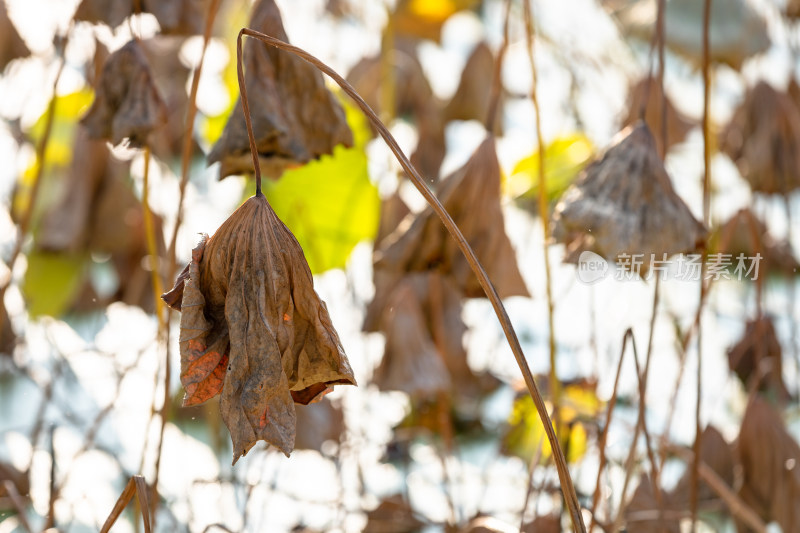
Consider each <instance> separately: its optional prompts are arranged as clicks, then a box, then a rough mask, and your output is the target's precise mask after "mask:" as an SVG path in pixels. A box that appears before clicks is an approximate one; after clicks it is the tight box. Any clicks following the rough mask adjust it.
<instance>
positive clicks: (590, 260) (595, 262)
mask: <svg viewBox="0 0 800 533" xmlns="http://www.w3.org/2000/svg"><path fill="white" fill-rule="evenodd" d="M608 270H609V267H608V261H606V260H605V259H603V258H602V257H601V256H599V255H597V254H596V253H594V252H590V251H589V250H586V251H584V252H581V255H580V257H579V258H578V272H577V274H578V280H579V281H581V282H582V283H586V284H589V285H591V284H592V283H597V282H598V281H600V280H602V279H603V278H605V277H606V275H608Z"/></svg>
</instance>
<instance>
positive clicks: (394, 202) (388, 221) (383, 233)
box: [375, 192, 411, 247]
mask: <svg viewBox="0 0 800 533" xmlns="http://www.w3.org/2000/svg"><path fill="white" fill-rule="evenodd" d="M410 212H411V210H410V209H409V208H408V206H407V205H406V203H405V202H404V201H403V199H402V198H401V197H400V194H398V193H397V192H395V193H394V194H392V195H391V196H389V197H388V198H386V199H384V200H383V201H382V202H381V218H380V222H379V223H378V234H377V235H376V236H375V246H376V247H378V246H380V243H381V242H383V239H385V238H386V237H388V236H389V235H391V234H392V232H394V230H396V229H397V226H398V225H400V222H401V221H402V220H403V219H404V218H406V216H407V215H408V214H409V213H410ZM409 221H410V220H409Z"/></svg>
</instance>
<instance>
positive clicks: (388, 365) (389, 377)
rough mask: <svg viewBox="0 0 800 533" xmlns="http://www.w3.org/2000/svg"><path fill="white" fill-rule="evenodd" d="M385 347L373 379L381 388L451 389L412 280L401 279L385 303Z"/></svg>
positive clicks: (423, 392) (424, 393) (423, 393)
mask: <svg viewBox="0 0 800 533" xmlns="http://www.w3.org/2000/svg"><path fill="white" fill-rule="evenodd" d="M381 330H382V331H383V332H384V333H385V335H386V348H385V350H384V353H383V359H382V360H381V364H380V366H378V368H377V369H376V370H375V375H374V377H373V381H374V383H375V384H376V385H377V386H378V387H379V388H380V389H382V390H397V391H402V392H405V393H406V394H408V395H409V396H412V397H415V398H426V397H431V396H434V395H436V394H437V393H440V392H445V391H448V390H450V386H451V381H450V376H449V374H448V372H447V367H446V366H445V364H444V361H443V358H442V355H440V354H439V352H438V351H437V349H436V344H435V342H434V340H433V338H432V337H431V334H430V332H429V331H428V327H427V326H426V324H425V316H424V312H423V308H422V302H421V301H420V298H419V297H418V296H417V292H416V290H415V289H414V286H413V282H412V281H410V280H406V281H404V282H400V283H399V284H398V285H397V287H396V288H395V290H394V291H393V292H392V294H391V296H390V297H389V300H388V302H387V305H386V309H385V311H384V313H383V317H382V321H381Z"/></svg>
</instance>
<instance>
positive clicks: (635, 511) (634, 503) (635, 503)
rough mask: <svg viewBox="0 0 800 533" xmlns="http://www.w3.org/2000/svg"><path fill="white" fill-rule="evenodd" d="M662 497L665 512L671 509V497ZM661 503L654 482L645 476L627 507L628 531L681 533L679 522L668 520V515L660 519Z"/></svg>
mask: <svg viewBox="0 0 800 533" xmlns="http://www.w3.org/2000/svg"><path fill="white" fill-rule="evenodd" d="M661 495H662V506H663V509H664V511H668V509H669V508H670V503H671V502H670V501H669V495H668V494H667V493H665V492H662V493H661ZM659 510H660V509H659V503H658V499H657V498H656V495H655V493H654V492H653V482H652V481H650V478H649V476H647V475H643V476H642V477H641V479H640V480H639V485H638V486H637V487H636V490H635V491H634V492H633V496H632V497H631V500H630V502H628V505H627V506H625V524H626V526H627V531H637V532H641V533H680V531H681V528H680V525H679V522H678V520H676V519H674V518H667V516H668V515H666V513H665V515H666V516H664V517H663V520H662V519H660V518H659Z"/></svg>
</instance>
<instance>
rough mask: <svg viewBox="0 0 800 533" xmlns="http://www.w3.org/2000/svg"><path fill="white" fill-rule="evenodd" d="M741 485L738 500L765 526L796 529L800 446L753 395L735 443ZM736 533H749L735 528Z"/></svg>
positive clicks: (799, 521) (799, 506) (799, 513)
mask: <svg viewBox="0 0 800 533" xmlns="http://www.w3.org/2000/svg"><path fill="white" fill-rule="evenodd" d="M737 452H738V459H739V463H740V465H741V467H742V475H743V483H742V486H741V488H740V489H739V496H740V497H741V498H742V500H744V502H745V503H746V504H748V505H749V506H750V507H752V508H753V510H754V511H755V512H756V513H757V514H758V515H759V516H760V517H761V518H762V519H763V520H764V521H765V522H772V521H774V522H777V523H778V524H779V525H780V526H781V528H782V529H783V531H797V528H798V527H799V526H800V446H798V445H797V442H795V440H794V439H793V438H792V436H791V435H790V434H789V433H788V432H787V431H786V428H785V427H784V424H783V420H781V417H780V415H779V414H778V413H777V412H776V411H775V409H774V408H773V407H772V405H770V404H769V403H768V402H767V401H766V400H764V399H763V398H761V397H760V396H758V395H756V394H754V395H751V396H750V403H749V404H748V405H747V409H746V410H745V413H744V418H743V419H742V426H741V429H740V430H739V439H738V441H737ZM739 531H749V530H748V529H747V528H746V527H745V526H743V525H741V524H739Z"/></svg>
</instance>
